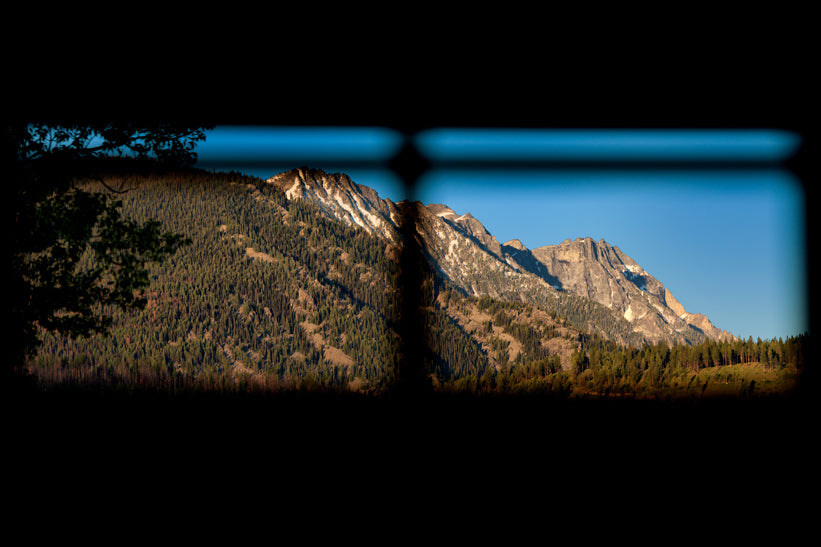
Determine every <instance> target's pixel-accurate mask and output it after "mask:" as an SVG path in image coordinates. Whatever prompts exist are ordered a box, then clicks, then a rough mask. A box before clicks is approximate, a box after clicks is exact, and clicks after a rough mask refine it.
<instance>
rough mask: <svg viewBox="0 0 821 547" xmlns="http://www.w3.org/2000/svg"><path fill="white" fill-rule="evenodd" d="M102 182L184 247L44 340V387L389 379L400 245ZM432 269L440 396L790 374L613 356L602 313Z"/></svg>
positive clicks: (153, 183) (343, 385) (220, 202)
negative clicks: (124, 296)
mask: <svg viewBox="0 0 821 547" xmlns="http://www.w3.org/2000/svg"><path fill="white" fill-rule="evenodd" d="M109 186H112V187H130V188H132V189H131V190H129V191H128V192H126V193H124V194H120V195H117V196H116V199H120V200H122V209H123V213H124V214H125V216H127V217H130V218H132V219H134V220H138V221H145V220H149V219H157V220H159V221H160V222H161V223H162V226H163V229H165V230H169V231H173V232H176V233H179V234H182V235H184V236H185V237H187V238H189V239H190V244H189V245H187V246H185V247H184V248H182V249H180V250H179V251H178V252H177V253H176V254H175V255H174V256H172V257H171V258H170V259H168V260H167V261H165V262H163V263H162V264H154V265H152V267H151V285H150V288H149V289H148V291H147V292H146V295H145V296H146V297H147V305H146V306H145V308H144V309H142V310H139V311H131V312H115V311H113V310H109V312H110V313H111V314H112V315H113V318H114V322H113V325H112V327H111V329H110V332H109V333H108V334H107V335H105V336H103V335H96V336H92V337H88V338H81V339H78V340H72V339H68V338H66V337H62V336H58V335H54V334H49V333H44V334H43V345H42V347H41V349H40V352H39V354H38V355H37V356H36V357H34V358H33V359H31V361H30V363H29V368H30V369H31V371H32V372H33V373H34V374H35V375H36V376H37V378H38V379H39V381H40V384H41V385H42V386H43V387H44V389H58V388H62V387H66V386H71V387H80V388H82V389H92V390H96V389H108V390H115V391H117V390H122V391H133V390H152V391H161V392H166V393H169V394H174V393H179V392H216V393H228V392H231V393H233V392H246V391H252V392H269V391H282V390H287V391H290V390H333V391H340V390H341V391H354V392H359V393H370V394H374V393H381V392H384V391H385V390H386V389H389V388H390V387H391V386H392V385H393V383H394V380H395V370H396V365H397V360H398V356H397V352H398V348H399V340H400V337H401V335H402V332H401V329H399V327H398V316H397V314H398V312H397V297H398V294H399V289H400V287H398V286H397V279H398V274H399V272H398V264H399V261H398V255H399V252H400V249H399V248H397V247H396V246H394V244H393V243H391V242H390V241H389V240H387V239H384V238H380V237H378V236H377V235H374V234H372V233H370V232H368V231H366V230H362V229H358V228H357V227H355V226H351V225H347V224H345V223H342V222H338V221H335V220H332V219H330V218H328V217H327V216H325V215H323V214H321V213H320V211H319V210H318V209H317V207H316V205H314V204H312V203H311V202H309V201H307V200H295V201H289V200H288V199H286V197H285V194H284V193H283V191H282V190H280V189H277V188H276V187H275V186H273V185H270V184H266V183H265V182H264V181H262V180H261V179H257V178H254V177H249V176H245V175H242V174H238V173H207V172H203V171H199V170H187V171H180V172H178V173H176V174H174V175H164V176H162V177H159V176H151V177H147V178H144V179H139V180H137V179H136V178H135V179H133V180H117V181H109ZM100 189H102V188H100ZM433 272H434V270H433V268H431V269H430V270H428V271H426V272H424V275H423V277H424V280H425V281H424V283H423V291H422V294H423V299H422V301H421V302H419V309H420V317H421V318H422V320H423V321H424V322H425V327H426V336H425V342H426V345H427V347H426V348H425V352H424V355H425V367H426V370H427V372H428V373H429V374H430V375H431V376H430V377H431V382H432V385H434V386H436V387H437V388H438V389H439V390H440V391H444V392H468V393H472V394H481V393H539V394H551V395H553V396H561V397H565V396H569V395H580V394H585V395H587V394H595V395H632V396H657V395H659V394H672V395H677V394H684V395H687V396H691V395H699V396H700V395H703V394H705V393H707V394H709V393H713V392H715V393H722V394H724V393H729V394H732V395H738V394H743V395H749V394H751V393H753V392H754V389H755V387H754V386H755V385H758V386H759V387H758V390H757V393H761V392H762V391H763V392H767V391H768V390H769V391H783V390H784V389H785V388H789V387H791V386H792V385H793V384H794V382H795V380H794V379H795V378H796V377H797V374H798V372H799V371H800V370H801V368H802V367H803V360H804V337H797V338H793V339H788V340H786V341H782V340H774V341H757V342H753V341H752V340H747V341H743V340H738V341H734V342H711V341H705V342H702V343H700V344H696V345H692V346H684V345H675V346H668V345H666V344H658V345H642V344H640V343H638V342H636V341H634V340H632V339H630V338H629V333H627V332H625V333H623V334H624V336H623V337H622V339H626V340H629V341H630V342H631V345H629V346H621V345H618V344H616V343H615V342H613V341H610V340H606V339H605V338H603V337H601V336H600V335H597V334H589V333H587V332H585V331H584V330H583V329H582V327H583V326H584V325H586V324H590V323H591V315H592V314H596V313H599V312H600V309H601V308H602V306H600V305H598V304H596V303H595V302H592V301H591V300H586V299H584V298H581V297H574V296H569V295H568V296H566V297H563V298H561V299H558V300H556V302H558V303H554V304H552V309H547V307H546V305H547V304H545V306H540V305H539V303H514V302H504V301H501V300H495V299H492V298H489V297H481V298H476V297H468V296H465V295H464V294H463V293H462V292H460V291H459V290H456V289H455V288H454V287H452V286H450V285H448V283H447V282H446V281H444V280H443V279H441V278H439V277H437V276H436V275H435V274H434V273H433ZM595 323H596V324H600V323H602V321H601V320H600V319H599V320H597V321H595ZM613 328H618V325H614V327H613ZM738 366H743V367H746V368H745V369H744V370H737V369H732V368H731V367H738ZM728 367H729V368H728ZM753 369H754V371H755V374H754V375H753V376H751V375H750V374H751V373H750V370H753ZM705 370H708V371H709V372H710V374H705ZM765 384H767V385H769V387H768V388H767V389H764V390H762V389H761V388H762V386H764V385H765ZM717 385H721V386H725V388H722V389H721V390H716V389H714V387H710V386H717Z"/></svg>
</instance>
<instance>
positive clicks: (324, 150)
mask: <svg viewBox="0 0 821 547" xmlns="http://www.w3.org/2000/svg"><path fill="white" fill-rule="evenodd" d="M401 144H402V139H401V137H400V136H399V135H397V134H396V133H394V132H392V131H390V130H387V129H382V128H350V129H346V128H333V129H331V130H326V129H323V128H298V130H297V131H293V130H292V129H291V128H256V127H252V128H231V127H226V128H223V127H218V128H217V129H215V130H213V131H212V132H209V134H208V135H207V138H206V141H205V142H203V143H201V144H200V145H199V146H198V148H197V153H198V154H199V156H200V162H201V166H202V167H206V168H209V167H210V168H218V169H226V168H234V169H237V170H241V171H245V172H248V173H250V174H254V175H257V176H260V177H262V178H267V177H270V176H272V175H273V174H276V173H278V172H281V171H283V170H286V169H290V168H293V167H296V166H298V165H303V164H307V165H310V166H311V167H319V168H322V169H325V170H326V171H343V172H345V173H347V174H348V175H350V176H351V178H352V179H353V180H354V181H355V182H358V183H360V184H364V185H367V186H371V187H373V188H374V189H376V190H377V192H379V195H380V196H382V197H389V198H390V199H392V200H393V201H400V200H402V199H404V198H405V197H406V196H405V194H404V191H403V190H404V189H403V186H402V184H401V183H400V181H399V179H398V178H397V177H396V175H394V174H393V173H392V172H390V171H389V170H387V169H384V168H379V167H378V166H377V167H374V168H369V167H363V166H362V165H361V164H356V163H354V165H352V166H345V162H346V161H353V162H356V161H359V162H362V161H375V162H377V163H378V162H384V161H387V160H388V159H389V158H390V157H392V155H393V154H395V153H396V151H397V150H398V149H399V147H400V146H401ZM417 144H418V146H419V148H420V150H421V151H422V152H423V153H425V154H427V155H428V157H430V158H431V159H434V160H437V159H439V160H442V159H445V160H447V159H475V158H477V157H478V158H480V159H486V158H488V157H489V156H490V155H493V154H496V155H498V158H500V159H524V160H533V159H545V158H547V159H571V160H593V161H595V160H608V159H614V158H621V159H624V158H629V159H640V158H646V157H648V156H649V157H652V158H653V159H675V160H690V159H711V158H712V159H714V158H717V157H719V158H730V159H735V160H740V161H743V160H745V159H767V160H773V161H776V160H779V159H783V158H785V157H787V156H788V155H789V154H790V153H792V151H793V150H794V149H795V147H796V146H797V144H798V142H797V137H795V136H793V135H791V134H788V133H783V132H777V131H760V132H738V131H727V132H716V131H712V132H709V133H704V132H697V131H679V132H676V131H667V132H653V131H624V132H618V131H606V132H595V131H588V130H585V131H564V130H563V131H558V130H555V131H525V132H521V131H519V132H517V133H515V134H513V135H511V134H510V133H508V134H505V133H504V132H502V133H500V132H492V131H487V132H481V131H475V130H471V131H461V130H437V131H429V132H427V133H424V134H422V135H420V137H419V139H418V141H417ZM476 154H478V156H477V155H476ZM337 166H340V167H339V168H337ZM413 197H414V198H415V199H419V200H421V201H423V202H424V203H426V204H428V203H445V204H447V205H449V206H450V207H451V208H453V209H454V210H455V211H457V212H458V213H460V214H461V213H466V212H470V213H471V214H473V216H475V217H476V218H477V219H479V220H480V221H481V222H482V223H483V224H484V225H485V226H486V227H487V229H488V230H489V231H490V232H491V233H492V234H493V235H494V236H496V238H497V239H498V240H499V241H500V242H501V243H504V242H505V241H508V240H510V239H514V238H518V239H520V240H521V241H522V243H524V244H525V245H526V246H527V247H528V248H530V249H534V248H536V247H540V246H543V245H553V244H558V243H561V242H562V241H563V240H565V239H568V238H570V239H574V238H576V237H585V236H589V237H592V238H594V239H595V240H597V241H598V240H600V239H605V240H606V241H607V242H608V243H610V244H612V245H616V246H618V247H619V248H620V249H621V250H622V251H623V252H625V253H626V254H627V255H629V256H630V257H632V258H633V259H634V260H636V261H637V262H638V263H639V264H641V265H642V267H643V268H644V269H645V270H647V271H648V272H649V273H650V274H651V275H653V276H654V277H656V278H657V279H659V281H661V282H662V283H663V284H664V285H665V286H666V287H667V288H669V289H670V291H671V292H672V293H673V294H674V295H675V296H676V298H677V299H678V300H679V301H680V302H681V303H682V305H683V306H684V307H685V309H686V310H687V311H689V312H692V313H703V314H705V315H707V316H708V317H709V318H710V320H711V321H712V322H713V323H714V324H715V325H716V326H718V327H719V328H722V329H727V330H729V331H731V332H732V333H733V334H736V335H737V336H742V337H745V338H746V337H747V336H752V337H753V338H757V337H761V338H773V337H779V336H782V337H783V336H789V335H792V334H797V333H799V332H803V331H804V330H807V329H808V325H807V321H806V313H807V304H806V295H805V286H806V279H805V277H806V276H805V272H806V264H805V258H806V257H805V246H804V245H805V242H804V209H803V207H804V198H803V195H802V189H801V186H800V184H798V181H796V180H795V179H794V178H793V176H792V175H791V174H790V173H789V172H786V171H783V170H779V169H777V167H776V168H760V169H747V170H710V169H699V170H661V169H659V170H609V171H605V170H578V169H574V170H568V169H565V170H561V169H549V170H548V169H530V170H524V171H510V170H498V169H479V168H476V169H471V170H465V169H448V168H446V166H443V167H441V168H436V164H434V169H433V170H431V171H429V172H428V173H426V174H425V175H423V177H422V178H421V179H420V180H419V184H418V186H417V188H416V194H415V195H414V196H413Z"/></svg>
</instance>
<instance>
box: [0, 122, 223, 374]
mask: <svg viewBox="0 0 821 547" xmlns="http://www.w3.org/2000/svg"><path fill="white" fill-rule="evenodd" d="M207 128H208V127H207V126H199V125H186V124H175V123H148V124H136V123H109V122H102V123H100V122H92V123H37V122H18V123H17V124H15V125H8V126H6V128H5V135H4V137H5V138H4V151H3V154H4V158H3V159H4V164H5V166H6V176H5V177H4V181H3V182H4V188H5V191H6V194H7V201H6V205H7V206H8V205H9V204H10V205H11V210H10V211H9V212H8V213H7V214H6V215H4V220H5V222H6V234H7V246H6V248H5V251H6V252H5V262H6V263H5V266H6V271H7V272H9V273H10V279H9V281H8V283H7V286H6V288H7V295H8V298H7V306H8V311H7V315H6V317H7V319H6V321H7V323H6V324H7V325H10V326H11V328H10V329H8V331H7V332H8V333H9V334H10V344H8V346H9V347H7V348H6V349H8V350H9V353H8V354H7V359H6V360H5V363H6V364H5V365H4V367H3V369H4V370H3V372H4V375H6V374H9V375H11V376H12V377H13V378H19V377H20V376H21V375H22V373H23V362H24V359H25V357H26V356H27V355H31V354H33V353H35V352H36V351H37V347H38V343H39V336H38V333H39V332H41V330H42V329H47V330H53V331H59V332H62V333H68V334H71V335H85V334H90V333H92V332H101V331H105V329H106V328H107V326H108V325H109V323H110V319H109V318H108V317H107V316H106V315H105V313H104V308H105V306H109V305H114V306H119V307H124V308H125V307H140V306H143V305H144V304H145V300H144V299H143V298H142V289H144V288H145V287H146V286H147V285H148V282H149V279H148V274H147V270H146V269H145V265H146V263H147V262H150V261H159V260H162V259H163V258H165V257H167V256H169V255H170V254H172V253H174V252H175V251H176V249H177V248H178V247H179V246H180V245H182V244H185V243H186V241H185V238H183V237H182V236H180V235H176V234H173V233H162V232H161V231H160V225H159V223H158V222H155V221H148V222H145V223H142V224H139V223H135V222H132V221H130V220H127V219H125V218H123V217H122V216H121V214H120V211H119V208H120V206H121V202H120V201H118V200H117V199H115V196H116V194H117V193H121V192H125V191H127V189H126V188H123V187H119V188H112V187H111V186H108V185H107V184H106V183H105V179H104V175H111V174H116V173H118V172H119V173H120V174H127V173H133V172H135V171H139V172H145V171H157V170H162V169H167V168H170V167H180V166H185V165H191V164H193V162H194V161H196V154H195V153H194V147H195V146H196V143H197V142H198V141H200V140H202V139H204V137H205V130H206V129H207ZM89 179H96V180H99V181H100V182H103V184H106V188H107V190H106V191H104V192H89V191H86V190H84V189H81V187H80V185H79V184H78V183H80V182H83V181H88V180H89ZM9 198H10V199H9Z"/></svg>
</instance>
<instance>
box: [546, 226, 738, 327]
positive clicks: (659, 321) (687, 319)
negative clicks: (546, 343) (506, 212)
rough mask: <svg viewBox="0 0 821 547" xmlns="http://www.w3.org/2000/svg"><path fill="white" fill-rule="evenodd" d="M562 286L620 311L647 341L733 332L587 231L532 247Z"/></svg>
mask: <svg viewBox="0 0 821 547" xmlns="http://www.w3.org/2000/svg"><path fill="white" fill-rule="evenodd" d="M532 255H533V256H534V258H535V259H536V260H537V261H538V262H540V263H541V264H543V265H544V267H545V269H546V270H547V272H548V274H549V275H550V276H552V277H554V278H555V279H556V280H557V282H558V286H559V287H560V288H561V289H562V290H566V291H569V292H573V293H575V294H578V295H581V296H585V297H587V298H591V299H593V300H595V301H596V302H599V303H600V304H603V305H605V306H607V307H608V308H610V309H613V310H616V311H618V312H619V313H620V314H622V315H623V316H624V318H625V319H626V320H628V321H630V323H631V324H632V325H633V328H634V330H636V331H638V332H640V333H642V334H643V335H644V336H645V337H646V338H647V339H648V340H650V341H654V342H655V341H660V340H668V339H678V338H683V339H684V340H687V341H690V342H694V341H698V340H700V339H702V338H703V337H704V336H706V337H709V338H713V339H724V338H728V337H731V336H732V335H730V334H729V333H725V332H722V331H721V330H719V329H717V328H716V327H714V326H713V325H712V324H711V323H710V321H709V320H708V319H707V318H706V317H705V316H703V315H701V314H690V313H687V312H686V311H685V310H684V306H682V305H681V303H680V302H679V301H678V300H676V299H675V297H673V295H672V293H671V292H670V290H669V289H667V288H665V287H664V285H662V283H661V282H660V281H659V280H657V279H656V278H655V277H653V276H652V275H650V274H649V273H648V272H646V271H645V270H644V269H643V268H642V267H641V266H639V265H638V264H637V263H636V261H635V260H633V259H632V258H630V257H629V256H627V255H626V254H624V253H623V252H622V251H621V250H620V249H619V248H618V247H615V246H612V245H610V244H609V243H607V242H606V241H604V240H601V241H598V242H596V241H594V240H593V239H591V238H589V237H585V238H578V239H575V240H573V241H571V240H569V239H568V240H566V241H563V242H562V243H561V244H559V245H548V246H545V247H539V248H537V249H534V250H533V252H532Z"/></svg>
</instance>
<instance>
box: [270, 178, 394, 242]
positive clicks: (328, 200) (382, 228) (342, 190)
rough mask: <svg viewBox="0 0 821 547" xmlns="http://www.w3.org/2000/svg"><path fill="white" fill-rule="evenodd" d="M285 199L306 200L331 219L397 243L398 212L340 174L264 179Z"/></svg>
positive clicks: (365, 187)
mask: <svg viewBox="0 0 821 547" xmlns="http://www.w3.org/2000/svg"><path fill="white" fill-rule="evenodd" d="M267 182H268V183H269V184H273V185H274V186H276V187H277V188H279V189H280V190H282V191H283V192H285V195H286V196H287V198H288V199H308V200H311V201H313V202H314V203H316V204H317V205H318V206H319V209H320V210H321V211H323V212H324V213H325V214H327V215H328V216H329V217H331V218H336V219H339V220H342V221H343V222H346V223H348V224H351V225H355V226H359V227H361V228H364V229H365V230H368V231H369V232H372V233H375V234H377V235H381V236H383V237H387V238H388V239H390V240H391V241H394V242H395V241H398V240H399V237H398V223H399V210H398V209H397V206H396V204H394V203H393V202H392V201H391V200H389V199H382V198H380V197H379V194H377V193H376V191H375V190H374V189H373V188H369V187H367V186H362V185H361V184H357V183H355V182H353V181H352V180H351V178H350V177H349V176H348V175H344V174H341V173H332V174H328V173H325V172H324V171H322V170H319V169H308V168H307V167H300V168H298V169H292V170H290V171H286V172H284V173H280V174H278V175H275V176H273V177H271V178H270V179H268V181H267Z"/></svg>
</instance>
